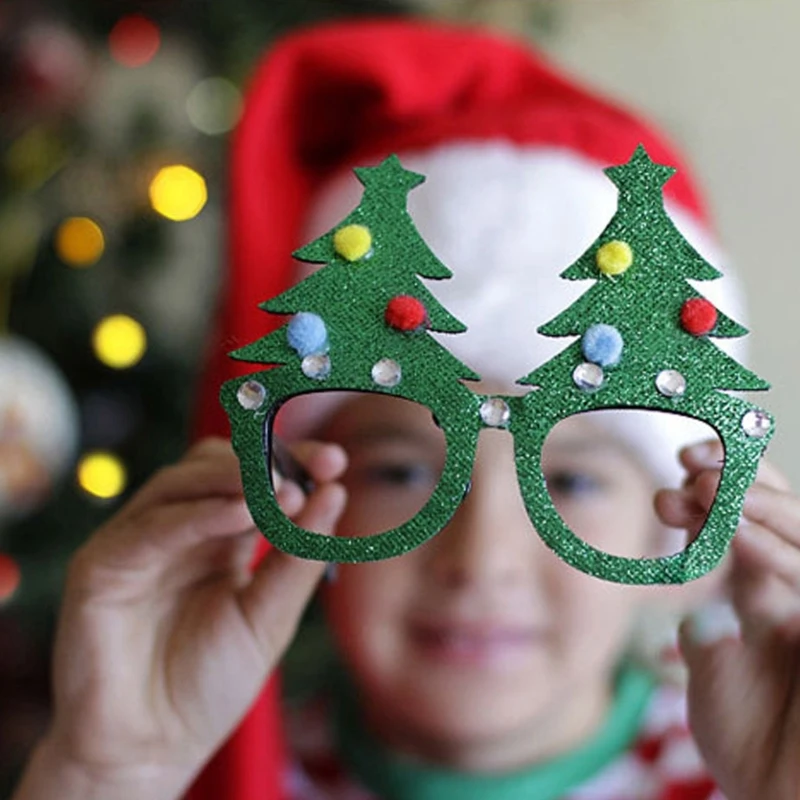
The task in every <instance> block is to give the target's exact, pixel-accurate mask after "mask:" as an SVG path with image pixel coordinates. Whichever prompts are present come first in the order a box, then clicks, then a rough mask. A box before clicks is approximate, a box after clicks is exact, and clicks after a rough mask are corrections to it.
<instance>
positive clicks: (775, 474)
mask: <svg viewBox="0 0 800 800" xmlns="http://www.w3.org/2000/svg"><path fill="white" fill-rule="evenodd" d="M680 462H681V464H682V465H683V466H684V467H685V468H686V471H687V472H688V479H687V480H688V482H691V481H692V479H693V476H694V475H695V474H696V473H698V472H701V471H703V470H721V469H722V466H723V464H724V450H723V448H722V443H721V442H720V441H719V439H710V440H708V441H706V442H701V443H700V444H696V445H693V446H691V447H685V448H683V450H681V452H680ZM756 482H758V483H763V484H765V485H767V486H772V487H773V488H775V489H780V490H781V491H789V490H790V488H791V485H790V483H789V480H788V478H786V476H785V475H784V474H783V473H782V472H781V471H780V470H779V469H778V468H777V467H776V466H775V465H774V464H771V463H770V462H769V461H767V460H766V459H761V461H760V462H759V464H758V473H757V475H756Z"/></svg>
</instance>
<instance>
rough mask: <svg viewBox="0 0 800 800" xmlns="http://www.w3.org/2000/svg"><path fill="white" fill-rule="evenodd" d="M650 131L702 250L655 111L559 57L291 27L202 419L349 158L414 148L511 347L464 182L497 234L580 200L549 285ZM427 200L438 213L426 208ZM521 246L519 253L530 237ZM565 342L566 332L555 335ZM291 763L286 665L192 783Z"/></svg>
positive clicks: (255, 93) (293, 273) (364, 29)
mask: <svg viewBox="0 0 800 800" xmlns="http://www.w3.org/2000/svg"><path fill="white" fill-rule="evenodd" d="M640 143H643V144H644V145H645V146H646V147H647V149H648V151H649V153H650V155H651V157H652V158H653V160H654V161H656V162H660V163H664V164H670V165H672V166H675V167H678V169H679V172H678V174H677V175H676V176H675V177H674V178H673V179H672V180H670V181H669V182H668V184H667V185H666V189H665V191H666V196H667V199H668V202H669V203H670V206H671V209H672V211H673V213H674V214H675V215H676V220H677V221H678V224H679V225H681V226H682V227H684V230H685V232H686V233H687V234H691V235H693V236H694V239H695V242H696V243H697V245H698V247H699V248H700V249H701V250H702V246H701V244H702V243H701V242H700V241H699V240H702V239H703V238H704V237H703V233H702V231H703V228H704V227H705V225H706V223H707V220H706V217H705V213H704V210H703V207H702V204H701V202H700V200H699V197H698V194H697V192H696V190H695V188H694V186H693V184H692V182H691V179H690V177H689V175H688V172H687V170H686V168H685V167H684V166H683V164H682V161H681V159H680V158H679V157H678V156H677V155H676V153H675V151H674V150H673V149H672V147H671V146H670V145H669V144H667V142H666V141H665V140H664V138H663V137H662V136H661V135H660V134H658V133H657V132H656V131H655V130H654V129H653V128H652V127H650V126H649V125H648V124H646V123H644V122H642V120H641V119H639V118H638V117H636V116H634V115H632V114H631V113H629V112H627V111H625V110H623V109H621V108H620V107H619V106H618V105H616V104H614V103H612V102H609V101H608V100H606V99H604V98H602V97H600V96H598V95H597V94H596V93H595V92H593V91H588V90H587V89H585V88H583V87H581V86H579V85H577V84H576V83H574V82H573V81H572V80H569V79H567V78H566V77H564V76H562V75H560V74H559V73H558V72H557V71H555V70H554V69H553V68H552V67H550V66H549V65H547V64H546V63H544V62H543V61H542V60H541V59H540V58H539V57H538V56H537V55H535V54H534V53H532V52H531V51H530V49H529V48H528V47H527V46H525V45H523V44H520V43H516V42H511V41H508V40H505V39H502V38H499V37H496V36H494V35H490V34H487V33H485V32H482V31H477V30H472V29H468V28H461V27H447V26H442V25H438V24H431V23H429V22H426V23H420V22H413V21H405V20H390V21H385V20H384V21H367V22H365V21H361V22H348V23H338V24H332V25H327V26H322V27H318V28H315V29H312V30H306V31H303V32H301V33H299V34H295V35H293V36H290V37H288V38H286V39H284V40H283V41H282V42H281V43H280V44H278V45H277V46H276V47H275V48H274V49H273V50H272V51H271V52H270V54H269V55H268V56H267V58H266V59H265V60H264V61H263V62H262V64H261V65H260V66H259V68H258V69H257V71H256V73H255V76H254V79H253V82H252V85H251V87H250V91H249V94H248V98H247V103H246V107H245V113H244V116H243V118H242V121H241V123H240V125H239V128H238V130H237V132H236V136H235V139H234V144H233V154H232V172H231V185H230V220H229V224H230V228H229V235H230V239H229V248H230V250H229V263H228V272H227V275H226V287H225V293H224V300H223V305H222V308H221V314H220V316H219V320H218V330H217V333H216V336H215V339H214V345H213V350H212V352H211V353H210V358H209V361H208V367H207V370H206V372H205V375H204V383H203V386H202V396H201V398H200V400H201V402H200V406H199V411H200V414H199V419H198V423H199V424H198V426H197V433H198V434H199V435H211V434H215V435H221V436H227V435H228V434H229V428H228V424H227V419H226V417H225V415H224V412H223V410H222V408H221V407H220V404H219V401H218V396H217V395H218V390H219V386H220V385H221V383H222V382H223V381H224V380H227V379H229V378H232V377H235V376H236V375H240V374H244V373H245V372H249V371H251V370H252V365H249V364H242V363H239V362H235V361H233V360H231V359H229V358H228V357H227V353H228V352H229V351H230V350H233V349H235V348H236V347H239V346H242V345H244V344H246V343H249V342H251V341H253V340H255V339H257V338H259V337H261V336H263V335H264V334H265V333H267V332H268V331H269V330H270V329H272V328H274V327H276V325H277V324H278V323H279V320H275V319H273V318H270V317H269V316H268V315H266V314H264V312H262V311H260V310H259V309H258V308H257V304H258V303H260V302H262V301H263V300H265V299H267V298H269V297H272V296H274V295H276V294H278V293H279V292H281V291H283V290H284V289H286V288H287V287H288V286H289V285H290V284H291V283H292V282H293V281H294V280H295V279H296V277H297V265H296V264H295V262H293V260H292V259H291V257H290V253H291V252H292V250H294V249H295V248H296V247H298V246H299V245H300V244H302V243H303V241H304V239H307V237H308V236H310V235H311V234H312V233H319V232H320V227H321V226H324V225H330V224H332V223H334V222H336V221H338V220H339V219H341V217H342V216H343V211H346V210H348V209H347V208H346V207H345V206H347V205H348V204H349V205H352V204H354V203H355V202H356V201H357V195H353V194H352V193H353V189H354V184H352V183H348V181H349V180H350V179H349V178H347V177H343V175H344V172H343V171H344V170H346V169H349V168H350V167H352V166H357V165H359V164H369V163H374V162H375V161H377V160H379V159H381V158H383V157H385V156H386V155H388V154H390V153H399V154H401V156H404V155H405V156H406V158H407V165H408V166H410V167H411V168H413V169H416V170H417V171H421V172H425V173H427V174H428V182H427V183H426V184H425V185H424V186H423V187H421V188H420V189H417V190H415V192H414V193H412V195H411V205H410V208H411V211H412V214H414V215H416V221H417V224H418V225H419V227H420V229H421V232H422V234H423V236H425V237H426V239H427V240H428V242H429V243H430V244H431V246H432V247H433V248H434V250H435V251H436V252H437V253H438V254H439V255H440V256H442V257H443V259H444V260H445V262H446V263H448V264H449V266H450V267H451V268H452V269H453V270H454V272H455V277H454V279H453V280H452V281H446V282H443V285H442V287H441V290H440V289H439V287H437V286H431V288H432V289H434V290H435V291H437V292H439V291H441V294H440V296H441V297H442V298H443V300H444V302H445V304H446V305H447V307H448V308H449V309H450V310H451V311H453V313H455V314H456V315H457V316H459V317H460V318H462V319H463V320H464V322H466V323H467V324H468V325H470V326H471V327H472V329H473V330H474V331H475V332H476V333H477V336H478V339H480V340H482V341H483V342H484V343H486V344H488V345H489V346H490V347H493V348H495V349H496V348H497V347H500V346H501V345H500V344H498V342H496V341H495V342H493V341H492V339H491V336H490V335H489V334H487V333H485V332H482V331H481V325H480V322H479V321H478V320H479V318H480V317H481V316H483V315H482V314H472V313H471V312H470V311H469V309H467V311H466V313H465V312H464V310H463V308H460V300H459V292H462V293H463V294H464V295H465V298H464V299H465V301H469V300H470V297H471V296H472V295H473V294H474V291H473V289H474V286H472V285H471V284H470V281H469V280H465V281H463V282H462V283H459V278H460V277H461V276H462V271H465V272H471V270H470V269H469V268H468V267H466V266H465V265H466V264H467V262H469V261H470V260H471V261H473V262H476V261H477V262H479V261H480V259H479V258H477V259H476V254H475V248H477V247H480V245H481V242H480V241H478V240H475V239H474V238H473V239H470V238H469V236H468V235H465V230H467V228H468V227H469V226H471V225H472V222H468V223H467V224H466V226H465V223H464V217H463V216H462V212H461V211H459V210H458V206H457V205H453V206H450V205H448V204H449V202H450V199H452V198H453V197H456V196H461V197H462V198H466V201H467V203H470V202H473V203H476V204H479V205H480V207H477V206H476V209H475V215H476V216H475V217H474V218H473V219H479V220H483V223H484V224H485V225H486V226H489V227H493V226H495V233H494V234H493V240H494V241H495V244H496V243H497V241H498V240H497V236H501V237H502V236H503V235H504V234H503V233H502V232H500V233H499V234H498V233H497V230H496V226H497V225H503V223H504V222H508V215H509V214H511V215H517V217H518V218H519V216H520V215H524V223H525V224H523V225H521V226H518V227H520V228H521V229H527V230H528V232H529V233H530V231H532V230H534V228H535V229H536V230H537V231H541V230H542V228H541V227H536V226H537V223H536V220H537V219H539V220H541V219H544V220H548V219H551V218H552V216H553V215H554V214H556V212H558V215H559V216H560V218H562V219H563V218H564V217H565V211H566V216H570V215H573V216H574V217H575V219H576V220H578V218H579V217H580V218H581V219H582V220H583V221H580V220H578V222H577V223H576V224H578V225H581V226H583V227H584V228H585V230H582V231H580V232H579V233H578V234H577V235H576V231H575V230H574V229H571V230H570V231H565V230H562V229H559V228H558V226H555V227H554V228H553V231H554V232H555V236H549V237H548V239H547V241H545V240H544V239H542V240H541V242H540V247H541V248H543V249H544V250H543V252H542V253H540V257H541V258H542V260H543V261H548V262H549V261H552V264H550V269H549V274H548V275H547V280H548V290H549V287H551V286H555V285H557V284H558V283H559V281H558V278H557V274H558V272H559V271H560V269H562V268H564V267H566V266H567V265H568V264H569V262H570V261H571V260H572V258H574V257H575V256H577V255H579V253H580V252H581V248H582V247H586V246H588V245H589V244H590V243H591V242H592V241H593V240H594V238H596V236H597V235H598V234H599V232H600V230H602V227H603V225H604V224H605V222H606V221H607V220H608V219H609V218H610V216H611V213H613V210H614V194H613V191H612V190H613V186H611V185H610V184H609V185H608V186H606V185H605V182H606V181H605V178H604V176H603V174H602V171H601V170H602V167H605V166H608V165H611V164H619V163H623V162H625V161H627V160H628V159H629V158H630V156H631V154H632V152H633V150H634V149H635V147H636V146H637V145H638V144H640ZM520 165H522V167H520ZM511 183H514V184H515V185H516V189H517V190H519V192H521V194H518V196H519V197H521V198H526V199H525V200H524V203H527V205H520V203H519V202H517V203H515V205H514V206H513V207H512V208H509V207H502V208H501V209H500V210H498V208H497V204H498V203H502V202H507V198H509V197H513V196H514V193H513V191H511V186H510V184H511ZM437 187H438V188H437ZM558 187H561V188H560V189H559V188H558ZM415 195H416V196H417V197H418V198H419V199H418V200H417V199H415ZM503 198H506V200H504V199H503ZM487 199H488V200H491V202H489V203H488V204H487ZM426 203H427V204H428V207H429V208H433V209H435V210H436V213H431V214H427V213H426V211H425V208H424V206H425V204H426ZM445 208H450V209H451V211H449V212H445V211H444V209H445ZM492 209H494V210H492ZM589 209H594V210H592V211H590V210H589ZM493 215H494V216H493ZM528 221H529V222H530V227H528ZM538 225H539V226H541V222H540V223H538ZM548 229H549V228H547V227H545V229H544V230H548ZM705 238H706V239H709V237H708V236H707V235H706V237H705ZM567 240H569V241H567ZM509 242H511V240H509ZM553 242H555V243H556V245H553ZM562 245H563V246H562ZM509 247H510V249H509V252H508V256H509V258H514V257H515V255H516V247H517V245H515V244H513V243H510V244H509ZM459 248H460V249H459ZM462 251H463V252H462ZM706 254H708V251H707V253H706ZM462 266H463V270H462ZM529 277H530V276H529ZM538 280H539V278H538V277H537V278H536V281H538ZM495 283H503V282H502V281H501V282H495ZM560 283H563V284H566V282H564V281H561V282H560ZM444 284H449V285H450V286H448V287H447V288H446V287H445V285H444ZM492 285H493V284H492V283H491V282H490V281H487V282H486V283H485V292H486V293H485V294H484V295H483V296H482V300H481V301H482V302H483V303H485V304H492V303H494V302H497V303H499V304H501V305H502V303H503V302H506V301H507V297H506V296H503V297H498V298H494V299H493V298H492V296H491V291H492V288H491V287H492ZM450 287H452V288H450ZM463 287H467V288H466V289H464V288H463ZM524 288H525V294H526V295H528V296H530V297H534V296H535V295H536V289H535V288H534V289H533V290H532V291H531V288H530V285H526V286H525V287H524ZM704 289H705V286H704ZM447 292H451V294H447ZM542 294H546V293H544V292H543V293H542ZM706 294H708V293H707V292H706ZM709 296H710V297H711V295H709ZM712 299H713V298H712ZM557 302H558V305H557V307H555V308H553V309H547V310H546V309H544V307H543V306H538V307H536V308H533V306H532V307H531V309H530V311H529V314H528V318H529V320H530V331H529V337H530V339H531V340H532V341H533V340H537V339H542V337H538V336H537V335H536V334H535V328H536V326H537V325H538V324H541V323H542V322H545V321H546V320H547V319H548V318H549V316H548V314H550V316H552V315H553V314H554V313H555V312H556V311H558V310H560V309H561V308H562V307H564V306H565V305H566V304H567V302H568V298H567V302H562V300H561V299H559V300H558V301H557ZM467 304H468V302H467ZM729 307H730V306H729ZM550 311H552V314H551V313H550ZM731 311H732V316H734V317H736V316H737V314H736V312H735V310H733V309H731ZM471 316H472V317H474V319H473V320H472V321H471V320H470V317H471ZM738 316H739V318H740V317H741V315H740V314H739V315H738ZM490 333H491V332H490ZM514 335H515V336H516V335H517V334H516V332H515V334H514ZM460 338H461V336H454V337H449V338H448V339H447V345H448V347H450V348H451V349H452V350H453V351H454V352H455V353H456V355H458V356H459V357H463V358H464V360H466V361H468V362H469V363H470V364H473V365H474V366H476V368H480V364H479V363H476V358H475V357H474V356H475V351H474V350H468V351H467V352H466V354H462V353H461V352H459V350H458V347H459V346H460V345H458V344H457V340H458V339H460ZM565 344H566V342H560V341H557V342H556V343H555V345H554V347H555V348H556V349H560V347H563V346H564V345H565ZM466 346H467V347H471V346H472V345H466ZM502 346H503V347H504V348H505V345H502ZM540 352H542V353H543V352H544V351H540ZM539 357H540V356H537V357H536V360H538V358H539ZM481 358H482V357H478V359H477V360H478V361H480V360H481ZM532 366H535V363H531V364H529V366H528V369H530V368H531V367H532ZM526 371H528V370H522V371H519V372H518V375H522V374H525V372H526ZM286 763H287V762H286V758H285V750H284V747H283V740H282V734H281V727H280V719H279V711H278V700H277V689H276V683H275V681H274V680H273V681H271V682H270V684H269V685H268V686H267V687H266V688H265V690H264V692H263V693H262V695H261V696H260V697H259V699H258V701H257V702H256V703H255V705H254V707H253V709H252V710H251V712H250V713H249V714H248V715H247V717H246V718H245V719H244V721H243V722H242V724H241V726H240V727H239V729H238V730H237V731H236V732H235V733H234V735H233V736H232V738H231V739H230V741H229V742H228V743H226V745H225V746H224V747H223V748H222V749H221V751H220V753H218V754H217V756H216V757H215V758H214V759H213V761H212V762H211V763H210V764H209V766H208V767H207V768H206V769H205V771H204V773H203V774H202V775H201V776H200V778H199V779H198V781H197V783H196V785H195V787H194V788H193V790H192V792H191V793H190V795H189V797H190V798H191V800H212V798H214V799H215V800H216V798H219V797H225V798H227V799H229V800H265V798H270V800H272V798H281V797H283V796H284V792H283V789H282V782H283V777H284V772H285V769H286Z"/></svg>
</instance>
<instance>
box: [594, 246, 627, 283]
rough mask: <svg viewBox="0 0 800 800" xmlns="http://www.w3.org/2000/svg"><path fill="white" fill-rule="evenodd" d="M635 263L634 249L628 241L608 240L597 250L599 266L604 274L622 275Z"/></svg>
mask: <svg viewBox="0 0 800 800" xmlns="http://www.w3.org/2000/svg"><path fill="white" fill-rule="evenodd" d="M631 264H633V250H631V246H630V245H629V244H628V243H627V242H620V241H614V242H606V244H604V245H603V246H602V247H601V248H600V249H599V250H598V251H597V268H598V269H599V270H600V272H602V273H603V275H622V273H623V272H625V270H627V269H628V267H630V266H631Z"/></svg>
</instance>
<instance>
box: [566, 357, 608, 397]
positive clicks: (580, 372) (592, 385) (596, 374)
mask: <svg viewBox="0 0 800 800" xmlns="http://www.w3.org/2000/svg"><path fill="white" fill-rule="evenodd" d="M604 379H605V375H604V374H603V368H602V367H600V366H598V365H597V364H590V363H589V362H588V361H585V362H584V363H583V364H578V366H577V367H575V369H574V370H573V372H572V380H573V381H575V385H576V386H577V387H578V388H579V389H583V391H584V392H594V391H595V390H597V389H599V388H600V387H601V386H602V385H603V380H604Z"/></svg>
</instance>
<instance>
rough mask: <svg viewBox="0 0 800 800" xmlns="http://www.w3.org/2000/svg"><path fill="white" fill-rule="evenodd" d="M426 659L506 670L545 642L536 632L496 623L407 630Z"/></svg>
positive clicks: (424, 624) (429, 625)
mask: <svg viewBox="0 0 800 800" xmlns="http://www.w3.org/2000/svg"><path fill="white" fill-rule="evenodd" d="M410 634H411V640H412V642H413V644H414V645H415V647H416V648H417V650H418V651H419V652H420V653H422V654H423V656H425V658H426V659H429V660H432V661H436V662H439V663H442V664H452V665H460V666H478V667H491V666H506V665H512V664H514V663H518V662H520V661H523V660H525V659H527V658H529V657H530V655H531V653H532V652H533V651H534V650H535V649H536V648H537V647H540V646H541V644H542V642H543V641H544V639H545V632H544V631H543V630H542V629H540V628H535V627H530V626H524V625H510V624H508V623H500V622H478V623H460V622H454V623H429V622H422V623H418V624H415V625H412V626H411V628H410Z"/></svg>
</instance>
